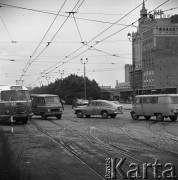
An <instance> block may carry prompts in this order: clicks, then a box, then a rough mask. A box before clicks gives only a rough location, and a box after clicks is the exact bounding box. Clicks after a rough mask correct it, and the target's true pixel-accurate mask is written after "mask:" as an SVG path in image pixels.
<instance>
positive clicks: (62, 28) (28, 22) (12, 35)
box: [0, 0, 178, 87]
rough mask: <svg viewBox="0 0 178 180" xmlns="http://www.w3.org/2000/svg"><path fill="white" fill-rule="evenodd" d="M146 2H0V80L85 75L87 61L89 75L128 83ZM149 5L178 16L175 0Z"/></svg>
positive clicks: (33, 81)
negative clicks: (132, 37) (133, 36)
mask: <svg viewBox="0 0 178 180" xmlns="http://www.w3.org/2000/svg"><path fill="white" fill-rule="evenodd" d="M142 2H143V0H0V6H1V7H0V84H7V83H8V84H14V83H15V82H16V80H23V82H24V85H26V86H40V85H41V84H43V85H47V84H48V83H50V82H54V81H55V79H57V78H61V77H62V78H65V77H67V76H68V75H70V74H77V75H79V76H82V75H83V74H84V62H85V63H86V64H85V65H86V76H87V77H88V78H89V79H95V80H96V81H97V83H99V85H104V86H112V87H115V85H116V80H118V81H119V82H124V80H125V79H124V65H125V64H129V63H131V62H132V47H131V42H130V41H129V40H128V38H127V34H128V33H129V32H130V33H131V32H133V31H136V27H135V26H137V22H136V21H137V20H138V18H139V16H140V10H141V8H142ZM160 5H161V6H160ZM145 6H146V8H147V9H148V12H150V11H152V10H154V9H155V8H157V7H158V8H157V10H160V9H162V10H163V11H165V14H169V15H172V14H178V1H177V0H145ZM159 6H160V7H159ZM172 8H174V9H172ZM132 23H134V24H133V25H131V24H132ZM81 58H82V59H83V62H81ZM86 59H87V61H86Z"/></svg>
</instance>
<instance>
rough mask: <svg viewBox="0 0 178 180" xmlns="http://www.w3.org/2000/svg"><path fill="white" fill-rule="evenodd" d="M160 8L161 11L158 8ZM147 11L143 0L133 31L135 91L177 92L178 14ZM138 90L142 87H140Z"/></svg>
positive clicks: (145, 92) (148, 92) (131, 77)
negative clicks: (135, 30)
mask: <svg viewBox="0 0 178 180" xmlns="http://www.w3.org/2000/svg"><path fill="white" fill-rule="evenodd" d="M160 12H161V11H160ZM160 12H159V17H158V13H157V14H156V15H155V14H149V15H148V14H147V10H146V8H145V4H144V3H143V7H142V9H141V11H140V18H139V21H138V22H139V25H138V30H137V32H134V33H132V52H133V53H132V57H133V64H134V63H135V73H134V74H135V75H133V68H132V70H131V71H130V83H131V87H132V89H133V77H135V78H134V85H135V89H136V94H138V93H137V92H141V93H142V94H150V93H178V78H177V77H178V15H173V16H171V17H167V16H166V15H164V14H163V13H160ZM139 90H141V91H139Z"/></svg>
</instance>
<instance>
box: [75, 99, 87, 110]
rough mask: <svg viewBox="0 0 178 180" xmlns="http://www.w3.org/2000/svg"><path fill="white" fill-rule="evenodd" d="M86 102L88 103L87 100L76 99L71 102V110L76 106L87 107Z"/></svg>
mask: <svg viewBox="0 0 178 180" xmlns="http://www.w3.org/2000/svg"><path fill="white" fill-rule="evenodd" d="M88 102H89V101H88V100H84V99H76V100H74V101H73V105H72V108H74V107H77V106H83V105H87V104H88Z"/></svg>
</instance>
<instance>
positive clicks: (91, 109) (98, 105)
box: [74, 100, 123, 118]
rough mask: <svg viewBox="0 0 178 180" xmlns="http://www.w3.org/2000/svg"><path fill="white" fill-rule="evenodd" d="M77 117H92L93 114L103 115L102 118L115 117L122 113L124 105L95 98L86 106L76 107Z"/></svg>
mask: <svg viewBox="0 0 178 180" xmlns="http://www.w3.org/2000/svg"><path fill="white" fill-rule="evenodd" d="M74 111H75V114H76V115H77V117H79V118H82V117H83V115H85V116H86V117H90V116H91V115H101V116H102V118H108V116H110V117H111V118H115V117H116V115H117V114H122V113H123V112H122V105H120V106H118V105H116V104H114V103H112V102H110V101H106V100H93V101H90V102H89V103H88V105H86V106H79V107H76V108H74Z"/></svg>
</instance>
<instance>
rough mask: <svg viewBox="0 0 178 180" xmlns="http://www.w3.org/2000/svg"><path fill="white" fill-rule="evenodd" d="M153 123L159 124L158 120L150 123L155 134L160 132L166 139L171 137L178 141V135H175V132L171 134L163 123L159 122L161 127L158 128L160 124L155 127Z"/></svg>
mask: <svg viewBox="0 0 178 180" xmlns="http://www.w3.org/2000/svg"><path fill="white" fill-rule="evenodd" d="M153 125H158V122H153V123H151V124H150V125H149V128H150V130H151V131H152V132H153V133H155V134H158V135H159V136H161V137H162V136H164V138H166V139H168V140H169V139H170V140H173V141H175V142H177V143H178V137H177V136H175V135H173V134H170V133H169V132H168V131H167V130H166V129H165V128H164V127H163V125H162V124H159V125H160V126H161V128H159V130H158V126H157V127H156V128H155V127H154V126H153Z"/></svg>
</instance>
